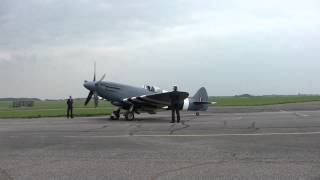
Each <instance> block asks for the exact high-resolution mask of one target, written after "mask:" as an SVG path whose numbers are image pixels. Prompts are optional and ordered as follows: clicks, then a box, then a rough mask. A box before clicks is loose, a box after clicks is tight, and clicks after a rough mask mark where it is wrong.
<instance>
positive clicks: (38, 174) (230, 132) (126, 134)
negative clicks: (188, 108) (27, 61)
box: [0, 108, 320, 180]
mask: <svg viewBox="0 0 320 180" xmlns="http://www.w3.org/2000/svg"><path fill="white" fill-rule="evenodd" d="M214 112H215V110H214V109H212V108H210V110H209V111H208V112H205V113H202V114H201V115H200V116H199V117H196V116H194V115H193V114H190V113H183V115H182V119H183V121H182V123H179V124H178V123H176V124H170V123H169V121H170V112H162V113H160V114H157V115H138V116H137V117H136V118H137V120H136V121H131V122H128V121H124V120H118V121H112V120H109V119H107V117H87V118H75V119H71V120H68V119H65V118H40V119H1V120H0V180H7V179H8V180H10V179H17V180H22V179H23V180H25V179H30V180H43V179H59V180H60V179H62V180H64V179H65V180H70V179H77V180H79V179H137V180H143V179H149V180H152V179H175V180H176V179H320V171H319V169H320V142H319V140H320V111H285V110H281V111H280V110H279V111H274V112H253V113H244V112H242V113H237V112H236V111H233V113H214Z"/></svg>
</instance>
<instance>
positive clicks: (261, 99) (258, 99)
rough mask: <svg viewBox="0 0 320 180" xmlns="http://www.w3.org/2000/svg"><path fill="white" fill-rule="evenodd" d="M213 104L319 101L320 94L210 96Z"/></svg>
mask: <svg viewBox="0 0 320 180" xmlns="http://www.w3.org/2000/svg"><path fill="white" fill-rule="evenodd" d="M209 101H213V102H217V103H216V104H215V106H260V105H272V104H287V103H299V102H311V101H320V96H252V97H235V96H229V97H210V98H209Z"/></svg>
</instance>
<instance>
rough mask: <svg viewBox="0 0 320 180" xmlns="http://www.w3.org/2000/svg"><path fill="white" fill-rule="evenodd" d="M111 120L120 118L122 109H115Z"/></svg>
mask: <svg viewBox="0 0 320 180" xmlns="http://www.w3.org/2000/svg"><path fill="white" fill-rule="evenodd" d="M110 118H111V120H119V118H120V109H118V110H116V111H113V113H112V114H111V116H110Z"/></svg>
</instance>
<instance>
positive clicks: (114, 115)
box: [110, 109, 134, 121]
mask: <svg viewBox="0 0 320 180" xmlns="http://www.w3.org/2000/svg"><path fill="white" fill-rule="evenodd" d="M123 115H124V118H125V120H127V121H133V120H134V111H127V112H125V113H124V114H123ZM110 119H111V120H119V119H120V109H118V110H116V111H113V113H112V114H111V116H110Z"/></svg>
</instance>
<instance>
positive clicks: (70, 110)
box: [67, 96, 73, 119]
mask: <svg viewBox="0 0 320 180" xmlns="http://www.w3.org/2000/svg"><path fill="white" fill-rule="evenodd" d="M67 105H68V109H67V118H68V119H69V117H71V118H73V99H72V97H71V96H69V99H68V100H67Z"/></svg>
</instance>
